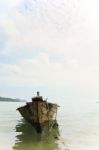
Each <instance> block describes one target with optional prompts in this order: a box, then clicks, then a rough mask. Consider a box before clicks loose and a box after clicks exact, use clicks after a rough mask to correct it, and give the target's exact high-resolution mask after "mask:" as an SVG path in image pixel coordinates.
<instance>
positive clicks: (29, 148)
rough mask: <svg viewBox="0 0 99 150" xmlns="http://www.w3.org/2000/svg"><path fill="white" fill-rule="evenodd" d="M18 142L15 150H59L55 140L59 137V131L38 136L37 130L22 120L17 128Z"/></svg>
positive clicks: (53, 130)
mask: <svg viewBox="0 0 99 150" xmlns="http://www.w3.org/2000/svg"><path fill="white" fill-rule="evenodd" d="M16 132H17V136H16V142H15V145H14V147H13V150H58V145H57V143H55V142H56V140H55V137H57V134H58V129H57V130H56V129H52V131H51V132H50V133H49V132H47V131H46V132H43V133H42V135H41V134H37V133H36V131H35V129H34V128H33V127H32V126H31V125H30V124H28V123H27V122H25V120H21V121H20V122H19V123H18V125H17V126H16Z"/></svg>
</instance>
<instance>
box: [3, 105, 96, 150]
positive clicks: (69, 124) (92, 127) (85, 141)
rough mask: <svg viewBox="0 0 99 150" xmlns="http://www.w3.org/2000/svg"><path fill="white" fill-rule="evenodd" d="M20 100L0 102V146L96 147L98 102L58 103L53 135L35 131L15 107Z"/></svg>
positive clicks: (23, 149)
mask: <svg viewBox="0 0 99 150" xmlns="http://www.w3.org/2000/svg"><path fill="white" fill-rule="evenodd" d="M22 105H24V102H0V150H99V103H96V102H90V103H89V102H82V103H73V104H72V103H65V104H64V105H63V106H60V107H59V111H58V114H57V121H58V124H59V128H58V134H57V136H56V135H54V133H48V134H45V135H44V134H43V135H40V134H37V133H36V132H35V130H34V128H33V127H32V126H31V125H30V124H28V123H27V122H26V121H25V120H24V119H23V118H22V117H21V115H20V114H19V112H18V111H17V110H16V109H17V107H19V106H22Z"/></svg>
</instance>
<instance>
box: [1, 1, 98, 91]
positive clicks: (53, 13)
mask: <svg viewBox="0 0 99 150" xmlns="http://www.w3.org/2000/svg"><path fill="white" fill-rule="evenodd" d="M9 2H11V0H9ZM3 4H4V3H3ZM6 4H7V7H8V8H9V11H5V15H0V18H1V22H0V26H1V29H3V30H2V31H1V32H0V35H1V36H2V38H1V40H0V43H1V50H2V49H3V51H2V53H1V52H0V58H1V57H2V59H0V62H1V63H0V68H1V70H0V76H1V79H0V83H1V85H3V84H4V83H5V84H6V85H9V84H10V85H12V86H17V85H24V87H27V86H29V85H31V86H32V85H35V86H36V85H38V86H43V85H45V86H47V87H56V88H57V87H60V89H62V88H64V89H65V87H67V89H68V87H71V88H72V87H73V89H75V88H76V89H77V90H78V89H79V88H81V89H82V91H83V90H85V89H86V91H87V90H89V91H90V88H92V89H93V87H94V88H95V89H97V88H98V83H99V79H98V75H99V69H98V68H99V67H98V66H99V59H98V58H99V50H98V49H99V42H98V39H99V29H98V26H99V22H98V20H99V19H98V14H99V11H98V5H99V3H98V2H97V1H93V0H91V1H90V2H89V1H87V2H86V1H85V0H83V1H82V0H79V1H78V0H75V1H72V0H69V1H68V0H67V1H65V0H61V1H59V0H55V1H52V0H50V1H47V0H43V1H41V0H39V1H34V0H33V1H32V0H22V1H21V0H20V1H18V2H15V4H14V2H13V3H12V4H10V3H9V4H8V2H6ZM89 4H90V5H89ZM0 6H2V4H0ZM4 6H5V4H4ZM10 8H11V9H10Z"/></svg>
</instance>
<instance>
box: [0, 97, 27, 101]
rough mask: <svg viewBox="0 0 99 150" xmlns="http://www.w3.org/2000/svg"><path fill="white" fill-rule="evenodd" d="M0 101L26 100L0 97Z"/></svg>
mask: <svg viewBox="0 0 99 150" xmlns="http://www.w3.org/2000/svg"><path fill="white" fill-rule="evenodd" d="M0 102H26V100H21V99H17V98H16V99H13V98H5V97H0Z"/></svg>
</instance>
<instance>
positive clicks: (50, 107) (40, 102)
mask: <svg viewBox="0 0 99 150" xmlns="http://www.w3.org/2000/svg"><path fill="white" fill-rule="evenodd" d="M58 107H59V106H58V105H57V104H54V103H50V102H47V100H44V99H43V97H42V96H40V94H39V92H37V96H35V97H33V98H32V102H27V103H26V105H25V106H22V107H19V108H18V109H17V110H18V111H19V112H20V114H21V115H22V116H23V117H24V118H25V120H27V121H28V122H29V123H30V124H31V125H32V126H33V127H34V128H35V129H36V131H37V132H38V133H42V131H43V130H44V128H45V127H46V126H47V127H48V129H49V130H51V128H54V127H55V126H58V124H57V120H56V116H57V109H58Z"/></svg>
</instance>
